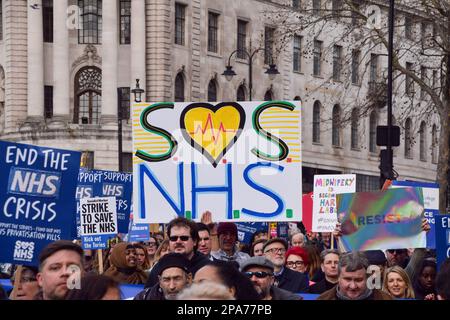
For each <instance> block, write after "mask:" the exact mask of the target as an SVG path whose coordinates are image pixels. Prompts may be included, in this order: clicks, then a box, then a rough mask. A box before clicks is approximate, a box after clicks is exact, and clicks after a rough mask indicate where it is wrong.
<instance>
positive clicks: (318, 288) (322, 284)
mask: <svg viewBox="0 0 450 320" xmlns="http://www.w3.org/2000/svg"><path fill="white" fill-rule="evenodd" d="M335 285H336V283H331V282H329V281H327V279H323V280H322V281H319V282H317V283H315V284H313V285H312V286H311V287H309V293H313V294H321V293H324V292H325V291H327V290H330V289H331V288H333V287H334V286H335Z"/></svg>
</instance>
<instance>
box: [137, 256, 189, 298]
mask: <svg viewBox="0 0 450 320" xmlns="http://www.w3.org/2000/svg"><path fill="white" fill-rule="evenodd" d="M158 265H159V269H158V271H159V274H158V279H159V282H158V283H157V284H156V285H154V286H153V287H149V288H146V289H144V290H143V291H141V292H139V293H138V294H137V295H136V297H135V298H134V300H176V299H177V295H178V293H180V292H181V291H182V290H183V289H184V288H185V287H187V286H189V285H190V284H191V282H192V274H191V273H190V272H189V270H188V265H189V259H188V258H187V257H186V256H185V255H183V254H180V253H174V252H171V253H168V254H166V255H165V256H163V257H162V258H161V259H160V260H159V262H158Z"/></svg>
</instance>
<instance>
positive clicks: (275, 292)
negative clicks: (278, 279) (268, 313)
mask: <svg viewBox="0 0 450 320" xmlns="http://www.w3.org/2000/svg"><path fill="white" fill-rule="evenodd" d="M270 295H271V296H272V300H303V298H302V297H300V296H299V295H298V294H295V293H293V292H290V291H287V290H283V289H280V288H277V287H274V286H272V287H271V288H270Z"/></svg>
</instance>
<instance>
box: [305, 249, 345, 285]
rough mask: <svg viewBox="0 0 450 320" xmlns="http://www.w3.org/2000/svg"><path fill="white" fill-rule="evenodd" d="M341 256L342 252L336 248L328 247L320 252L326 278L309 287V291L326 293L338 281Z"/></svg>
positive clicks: (321, 266)
mask: <svg viewBox="0 0 450 320" xmlns="http://www.w3.org/2000/svg"><path fill="white" fill-rule="evenodd" d="M339 257H340V253H339V251H338V250H335V249H326V250H323V251H322V252H321V253H320V259H321V261H322V263H321V264H320V268H321V269H322V271H323V273H324V274H325V278H323V279H322V280H321V281H319V282H317V283H315V284H313V285H312V286H311V287H309V293H313V294H321V293H324V292H325V291H327V290H330V289H331V288H333V287H334V286H335V285H336V284H337V283H338V276H339V273H338V265H339Z"/></svg>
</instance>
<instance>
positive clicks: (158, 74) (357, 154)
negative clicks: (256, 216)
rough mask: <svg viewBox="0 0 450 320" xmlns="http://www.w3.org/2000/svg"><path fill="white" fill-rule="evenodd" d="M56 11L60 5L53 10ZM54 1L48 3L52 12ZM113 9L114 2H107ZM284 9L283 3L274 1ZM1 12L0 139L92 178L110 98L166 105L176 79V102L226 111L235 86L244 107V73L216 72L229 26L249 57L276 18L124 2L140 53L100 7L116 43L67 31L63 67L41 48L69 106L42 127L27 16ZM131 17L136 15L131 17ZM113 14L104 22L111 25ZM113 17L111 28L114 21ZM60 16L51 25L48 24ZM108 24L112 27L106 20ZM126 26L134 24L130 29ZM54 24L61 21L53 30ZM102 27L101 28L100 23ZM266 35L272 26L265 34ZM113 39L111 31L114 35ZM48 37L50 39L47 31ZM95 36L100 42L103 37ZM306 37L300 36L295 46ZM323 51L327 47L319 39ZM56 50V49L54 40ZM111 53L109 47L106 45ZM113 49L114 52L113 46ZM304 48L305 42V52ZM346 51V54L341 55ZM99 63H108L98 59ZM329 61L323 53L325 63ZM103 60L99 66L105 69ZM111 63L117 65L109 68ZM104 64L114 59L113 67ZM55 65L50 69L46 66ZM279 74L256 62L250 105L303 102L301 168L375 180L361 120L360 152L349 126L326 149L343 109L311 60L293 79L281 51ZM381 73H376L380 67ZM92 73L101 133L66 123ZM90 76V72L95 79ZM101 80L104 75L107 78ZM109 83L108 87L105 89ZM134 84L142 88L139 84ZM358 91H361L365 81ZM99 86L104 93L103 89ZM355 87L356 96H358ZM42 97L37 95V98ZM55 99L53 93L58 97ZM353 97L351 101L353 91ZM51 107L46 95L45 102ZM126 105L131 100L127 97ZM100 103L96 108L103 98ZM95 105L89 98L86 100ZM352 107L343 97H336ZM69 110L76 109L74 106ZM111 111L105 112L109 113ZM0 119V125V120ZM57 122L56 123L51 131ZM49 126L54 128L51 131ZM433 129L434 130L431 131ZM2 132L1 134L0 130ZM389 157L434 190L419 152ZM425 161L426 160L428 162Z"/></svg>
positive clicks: (228, 5)
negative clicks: (212, 33)
mask: <svg viewBox="0 0 450 320" xmlns="http://www.w3.org/2000/svg"><path fill="white" fill-rule="evenodd" d="M55 1H60V0H55ZM55 1H54V2H55ZM114 1H116V0H114ZM277 2H278V3H280V4H285V2H283V1H277ZM2 3H3V23H4V26H5V27H4V28H3V33H4V34H3V41H0V49H1V50H0V64H1V66H2V68H3V70H4V73H5V84H4V90H5V102H4V109H5V110H4V130H3V132H1V131H0V138H1V139H4V140H12V141H17V142H23V143H32V144H37V145H43V146H49V147H58V148H65V149H72V150H79V151H90V152H93V153H94V167H95V168H97V169H105V170H117V168H118V167H117V166H118V140H117V135H118V134H117V108H116V105H115V104H114V103H112V102H111V101H113V100H112V98H111V97H114V96H115V95H117V88H119V87H120V88H122V87H128V88H130V89H133V88H134V85H135V79H138V78H139V79H141V88H144V89H145V94H144V96H145V98H146V99H147V101H151V102H159V101H174V99H175V93H174V92H175V89H174V85H175V78H176V76H177V75H178V74H180V73H181V75H182V76H183V79H184V87H185V90H184V99H185V101H206V100H207V97H208V85H209V83H210V81H211V80H213V81H214V82H215V84H216V85H217V101H235V100H236V92H237V90H238V88H239V87H240V86H241V85H244V87H245V89H246V97H248V84H249V83H248V82H249V79H248V64H247V63H246V61H245V60H241V59H237V58H236V56H234V57H232V59H231V64H232V65H233V69H234V70H235V72H236V74H237V75H236V76H235V77H234V78H233V79H232V80H231V81H227V80H226V79H225V77H224V76H222V75H221V74H222V72H223V71H224V69H225V66H226V64H227V62H228V57H229V55H230V53H231V52H232V51H234V50H235V49H236V47H237V28H238V26H237V21H238V19H239V20H244V21H247V32H246V34H247V39H246V43H247V47H249V45H250V42H251V45H252V48H253V49H256V48H258V47H262V46H264V39H263V37H262V35H263V34H264V28H265V27H270V26H273V25H272V24H270V23H269V21H267V19H266V18H265V15H264V12H265V11H267V10H273V9H274V8H275V9H277V8H279V7H278V6H279V4H277V3H272V2H270V1H257V0H246V1H242V0H227V1H222V0H208V1H201V0H179V1H174V0H131V8H132V10H131V21H132V30H135V31H136V30H138V31H142V30H145V44H143V43H141V42H140V41H134V42H133V35H135V34H136V33H133V32H132V34H131V39H132V40H131V43H130V44H120V41H119V39H120V17H119V15H120V8H121V7H120V4H121V2H120V1H119V0H117V1H116V4H117V8H116V9H117V14H115V13H114V11H108V10H112V9H111V6H110V4H109V1H103V8H102V11H103V15H104V16H105V15H106V14H108V17H109V19H110V20H109V27H108V28H110V30H111V26H113V24H115V25H116V26H117V32H113V33H111V34H117V37H118V39H116V40H117V41H112V42H111V41H107V40H106V39H105V38H103V39H102V41H101V43H91V44H89V43H84V44H80V43H79V39H78V36H79V30H76V29H73V30H69V32H68V36H69V42H68V45H67V46H68V47H67V48H63V49H61V47H58V48H59V49H58V50H68V62H64V60H55V58H54V54H55V48H56V46H57V45H58V44H57V43H54V42H53V43H52V42H45V43H43V49H42V50H43V61H42V64H43V68H44V80H43V84H42V85H43V86H44V85H45V86H53V87H54V90H56V86H55V83H54V82H55V80H54V72H55V71H58V70H64V71H65V72H68V77H69V79H70V80H69V82H70V83H69V89H68V90H69V99H68V105H62V106H61V105H58V108H55V105H54V106H53V108H54V110H56V109H57V110H60V111H61V112H62V113H63V115H64V116H63V117H57V119H52V118H44V115H43V114H42V115H41V121H39V122H30V121H29V120H30V110H33V105H31V106H30V105H29V104H30V102H31V103H33V97H28V96H27V91H28V86H29V81H28V80H29V79H28V74H29V73H28V67H29V66H28V65H27V61H28V56H27V54H28V48H27V40H28V34H29V32H28V31H27V30H29V29H28V22H29V19H27V14H28V13H27V12H28V5H29V1H26V0H14V1H12V0H4V1H2ZM77 3H78V1H74V0H68V1H67V5H76V4H77ZM176 3H179V4H182V5H184V8H185V20H184V23H185V27H184V34H185V43H184V44H183V45H180V44H175V43H174V42H175V41H174V38H175V29H176V28H175V20H176V16H175V5H176ZM133 8H141V9H142V8H144V10H143V11H142V10H137V9H135V11H133ZM209 12H213V13H215V14H216V15H217V16H218V20H217V21H218V28H217V29H218V31H217V52H209V51H208V13H209ZM111 14H113V16H111ZM114 15H115V16H117V19H116V21H114V19H113V18H111V17H114ZM65 18H66V17H65V16H60V15H58V16H56V15H55V16H54V21H55V23H54V25H56V20H57V19H65ZM111 19H113V20H111ZM133 19H134V20H133ZM59 22H61V21H59ZM104 22H105V21H104ZM273 27H275V26H273ZM113 31H114V30H113ZM55 32H56V30H55ZM99 32H103V35H104V36H105V35H106V36H107V35H108V34H107V33H105V30H103V31H99ZM304 37H305V38H306V37H307V36H306V35H305V36H304ZM320 40H322V41H323V42H324V43H325V44H326V42H327V41H328V39H327V38H326V37H325V36H323V37H322V38H321V39H320ZM54 41H55V40H54ZM111 43H112V44H114V45H112V44H111ZM115 43H117V44H115ZM304 43H305V44H306V43H308V42H304ZM344 49H346V48H344ZM105 53H107V54H106V55H105ZM324 54H325V55H326V54H328V55H329V54H330V53H324ZM105 57H107V58H106V59H105ZM114 57H117V58H114ZM111 59H117V62H116V63H115V64H114V63H113V62H112V60H111ZM323 60H324V61H323V70H322V73H323V74H330V73H331V72H332V65H331V64H330V63H329V61H330V59H325V58H324V59H323ZM55 61H59V62H57V63H58V65H57V66H55ZM276 64H277V68H278V70H279V71H280V74H279V75H278V76H277V77H276V78H275V80H270V79H269V77H268V76H267V75H266V74H265V73H264V72H265V71H266V69H267V67H268V66H267V65H266V64H265V63H264V52H261V53H258V55H257V57H256V59H255V61H254V64H253V92H252V93H253V100H255V101H261V100H264V95H265V93H266V92H267V91H268V90H270V91H271V92H272V94H273V99H274V100H293V99H294V98H299V99H300V100H302V136H303V138H302V142H303V144H302V160H303V165H304V166H305V167H309V168H312V169H315V170H317V172H320V170H325V171H326V170H331V171H333V172H334V171H336V172H342V173H357V174H361V175H367V176H372V177H377V176H379V168H378V166H379V151H380V149H379V148H378V147H377V149H376V152H369V127H370V124H369V117H368V116H364V117H361V119H360V121H359V128H358V130H359V132H358V135H359V146H358V148H353V149H352V148H351V145H350V140H351V139H350V136H351V129H350V125H345V126H344V127H343V128H341V137H340V139H341V144H340V145H339V146H337V147H336V146H332V143H331V141H332V130H331V120H330V119H331V117H332V109H333V106H334V105H335V104H338V103H343V97H341V95H340V94H341V92H342V90H341V89H340V87H339V84H335V85H332V86H329V87H327V88H323V87H322V86H321V83H322V82H323V78H322V79H321V78H318V77H314V76H313V75H312V73H313V71H312V70H313V63H312V58H310V57H302V61H301V72H294V71H293V70H292V44H289V45H288V46H287V47H286V48H285V49H284V50H283V51H282V52H281V53H280V54H279V55H278V56H277V59H276ZM380 64H381V65H383V64H385V60H384V59H380ZM86 68H97V69H98V70H101V71H102V74H105V72H104V71H105V70H108V72H111V70H115V72H114V74H113V75H108V79H103V80H110V81H106V82H105V81H102V84H103V87H102V88H101V97H100V98H99V99H98V101H110V102H109V103H108V105H107V106H104V105H102V106H101V107H100V115H99V119H104V118H105V117H104V115H105V114H106V115H107V117H106V118H107V119H108V123H105V122H104V121H103V122H102V121H100V120H99V121H98V122H96V123H87V124H83V123H80V121H79V119H76V117H75V109H76V108H77V103H78V104H80V103H81V102H79V101H78V100H79V95H80V93H79V92H77V85H78V84H76V83H75V82H76V78H77V75H78V74H79V73H80V71H81V70H83V69H86ZM97 69H96V70H97ZM108 72H106V74H108ZM111 77H113V78H114V79H115V80H114V79H110V78H111ZM142 78H144V80H143V81H142ZM366 82H367V81H366ZM105 86H107V87H105ZM364 86H365V85H364V84H363V85H362V90H366V89H365V88H364ZM42 90H44V88H42ZM58 90H59V89H58ZM357 90H358V89H357V88H355V93H354V94H355V96H356V91H357ZM53 95H54V97H55V92H53ZM130 96H131V99H133V95H132V94H131V95H130ZM106 97H108V98H109V100H108V99H106V100H105V98H106ZM91 98H92V99H97V98H98V97H97V98H96V96H95V93H93V95H92V96H90V99H91ZM345 98H346V99H351V98H352V97H345ZM77 101H78V102H77ZM315 101H320V102H321V104H322V106H323V109H322V114H321V117H320V118H321V121H322V122H321V130H320V142H318V143H316V142H314V143H313V142H312V131H313V124H312V119H313V105H314V103H315ZM111 104H113V105H111ZM378 117H379V118H378V124H385V123H386V108H380V109H379V110H378ZM0 119H1V117H0ZM56 120H58V121H56ZM56 122H58V123H56ZM436 123H437V122H436ZM428 125H429V127H427V130H428V131H427V132H428V134H427V139H428V141H427V146H428V147H430V146H431V143H430V139H431V131H430V130H431V125H432V123H429V124H428ZM123 127H124V128H123V138H122V139H123V152H124V153H131V150H132V145H131V143H132V142H131V121H130V120H124V121H123ZM0 128H1V127H0ZM401 141H402V142H401V145H400V147H398V148H397V150H396V152H395V157H394V166H395V169H396V171H397V172H398V173H399V175H400V177H401V178H402V179H411V180H420V181H434V180H435V176H436V164H434V163H432V161H431V157H430V156H428V157H427V161H420V160H419V158H420V157H419V147H418V143H416V144H414V146H413V157H412V159H407V158H405V157H404V152H403V150H404V144H403V143H404V136H403V135H402V139H401ZM428 153H429V152H428Z"/></svg>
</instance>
